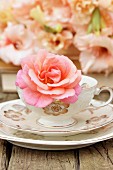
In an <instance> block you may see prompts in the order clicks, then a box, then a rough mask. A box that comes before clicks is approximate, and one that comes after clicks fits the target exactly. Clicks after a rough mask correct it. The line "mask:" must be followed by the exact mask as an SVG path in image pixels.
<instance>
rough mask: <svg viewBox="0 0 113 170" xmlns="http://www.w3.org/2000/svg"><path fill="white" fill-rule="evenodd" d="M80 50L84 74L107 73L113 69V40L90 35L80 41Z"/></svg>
mask: <svg viewBox="0 0 113 170" xmlns="http://www.w3.org/2000/svg"><path fill="white" fill-rule="evenodd" d="M79 40H80V41H79V43H78V48H79V49H80V50H81V51H83V52H81V54H80V62H81V66H82V70H83V72H84V73H85V74H86V73H88V72H105V73H106V74H107V73H108V72H110V71H111V67H112V68H113V50H112V49H113V40H112V38H109V37H106V36H96V35H94V34H89V35H85V36H83V37H82V38H81V39H79Z"/></svg>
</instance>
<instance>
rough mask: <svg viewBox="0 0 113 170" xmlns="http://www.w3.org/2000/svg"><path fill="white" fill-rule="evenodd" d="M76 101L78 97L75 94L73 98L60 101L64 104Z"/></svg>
mask: <svg viewBox="0 0 113 170" xmlns="http://www.w3.org/2000/svg"><path fill="white" fill-rule="evenodd" d="M77 100H78V96H77V95H76V94H75V95H74V96H71V97H68V98H64V99H62V100H61V101H62V102H64V103H75V102H76V101H77Z"/></svg>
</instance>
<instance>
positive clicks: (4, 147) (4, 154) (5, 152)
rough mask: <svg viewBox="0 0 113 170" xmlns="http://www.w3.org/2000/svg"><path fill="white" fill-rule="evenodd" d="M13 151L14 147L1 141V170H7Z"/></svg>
mask: <svg viewBox="0 0 113 170" xmlns="http://www.w3.org/2000/svg"><path fill="white" fill-rule="evenodd" d="M11 151H12V145H11V144H9V143H8V142H7V141H4V140H0V170H7V168H8V164H9V159H10V155H11Z"/></svg>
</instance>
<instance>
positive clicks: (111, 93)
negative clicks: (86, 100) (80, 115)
mask: <svg viewBox="0 0 113 170" xmlns="http://www.w3.org/2000/svg"><path fill="white" fill-rule="evenodd" d="M105 90H106V91H108V92H109V94H110V96H109V99H108V100H107V101H106V102H103V103H102V104H101V105H100V104H98V102H96V101H95V100H92V102H91V105H93V106H94V107H100V106H101V107H102V106H106V105H108V104H109V103H111V102H112V100H113V90H112V88H110V87H106V86H103V87H100V88H97V89H96V91H95V95H99V94H100V93H101V92H102V91H105Z"/></svg>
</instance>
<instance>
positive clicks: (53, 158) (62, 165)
mask: <svg viewBox="0 0 113 170" xmlns="http://www.w3.org/2000/svg"><path fill="white" fill-rule="evenodd" d="M77 166H78V161H77V155H76V154H75V153H74V151H55V152H54V151H53V152H52V151H51V152H50V151H37V150H31V149H24V148H20V147H16V146H14V147H13V150H12V155H11V159H10V162H9V167H8V170H77V169H78V168H77Z"/></svg>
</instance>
